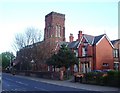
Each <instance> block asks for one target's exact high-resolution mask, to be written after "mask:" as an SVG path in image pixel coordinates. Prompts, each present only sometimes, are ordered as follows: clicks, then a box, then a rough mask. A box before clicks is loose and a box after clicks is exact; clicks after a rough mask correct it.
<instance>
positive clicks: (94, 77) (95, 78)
mask: <svg viewBox="0 0 120 93" xmlns="http://www.w3.org/2000/svg"><path fill="white" fill-rule="evenodd" d="M104 74H105V73H103V72H89V73H87V74H86V75H85V76H86V77H87V83H90V84H97V85H105V86H114V87H120V71H109V72H107V73H106V74H107V76H104Z"/></svg>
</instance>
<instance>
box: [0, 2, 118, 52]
mask: <svg viewBox="0 0 120 93" xmlns="http://www.w3.org/2000/svg"><path fill="white" fill-rule="evenodd" d="M68 1H69V0H66V1H63V0H62V1H61V2H60V0H58V1H57V2H56V1H55V0H51V1H50V0H44V1H38V0H21V1H19V0H18V1H15V0H4V1H3V0H1V1H0V32H1V34H0V53H1V52H4V51H13V47H12V43H13V40H14V36H15V34H16V33H22V32H24V31H25V30H26V28H28V27H31V26H32V27H35V28H38V29H39V30H41V31H42V32H43V34H44V27H45V26H44V25H45V22H44V20H45V15H47V14H48V13H50V12H51V11H54V12H58V13H62V14H65V19H66V20H65V31H66V32H65V34H66V40H67V41H68V40H69V34H70V33H73V35H74V37H75V40H76V39H77V34H78V31H79V30H82V31H83V33H85V34H90V35H94V36H95V35H100V34H104V33H106V34H107V35H108V37H109V39H110V40H113V39H117V38H118V2H117V0H109V1H110V2H109V1H108V0H102V1H101V0H100V2H95V0H91V1H92V2H90V1H89V2H88V1H87V0H85V1H78V0H76V1H75V0H70V1H69V2H68ZM13 52H14V51H13Z"/></svg>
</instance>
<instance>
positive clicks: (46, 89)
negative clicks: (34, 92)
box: [34, 87, 49, 91]
mask: <svg viewBox="0 0 120 93" xmlns="http://www.w3.org/2000/svg"><path fill="white" fill-rule="evenodd" d="M34 88H36V89H40V90H42V91H49V90H47V89H44V88H38V87H34Z"/></svg>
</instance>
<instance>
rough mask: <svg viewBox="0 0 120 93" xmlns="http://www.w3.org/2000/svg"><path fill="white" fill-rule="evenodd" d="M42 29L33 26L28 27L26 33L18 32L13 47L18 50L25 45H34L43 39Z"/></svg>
mask: <svg viewBox="0 0 120 93" xmlns="http://www.w3.org/2000/svg"><path fill="white" fill-rule="evenodd" d="M41 36H42V35H41V31H40V30H38V29H35V28H33V27H29V28H27V29H26V31H25V33H23V34H22V33H18V34H16V35H15V40H14V44H13V47H14V49H15V50H16V51H18V50H20V49H22V48H23V47H25V46H28V45H32V44H34V43H36V42H39V41H40V40H41Z"/></svg>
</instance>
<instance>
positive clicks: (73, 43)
mask: <svg viewBox="0 0 120 93" xmlns="http://www.w3.org/2000/svg"><path fill="white" fill-rule="evenodd" d="M79 42H80V41H73V42H69V43H68V47H69V48H73V49H77V47H78V45H79Z"/></svg>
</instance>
